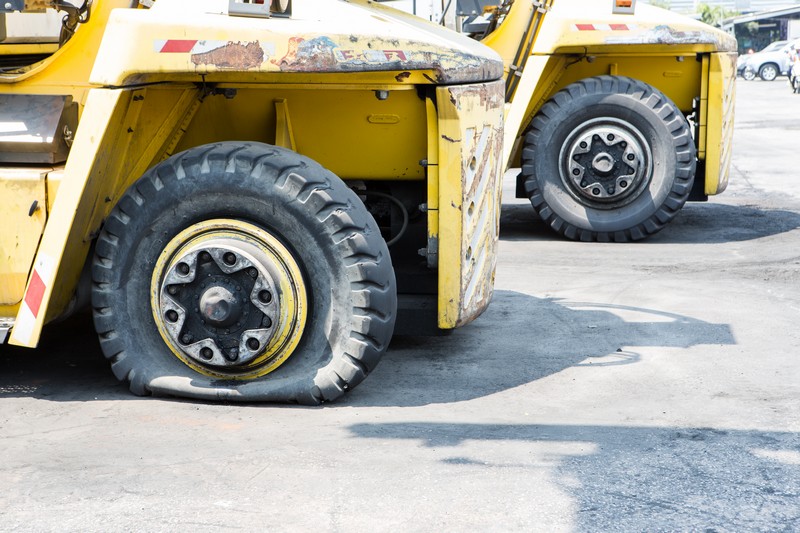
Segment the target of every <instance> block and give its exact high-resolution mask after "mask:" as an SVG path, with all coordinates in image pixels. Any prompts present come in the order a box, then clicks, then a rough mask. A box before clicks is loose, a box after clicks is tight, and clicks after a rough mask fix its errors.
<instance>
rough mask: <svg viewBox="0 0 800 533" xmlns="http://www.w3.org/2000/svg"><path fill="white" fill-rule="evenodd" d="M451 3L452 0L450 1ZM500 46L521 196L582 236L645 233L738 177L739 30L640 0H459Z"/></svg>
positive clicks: (508, 146) (472, 29) (553, 222)
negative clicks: (733, 168)
mask: <svg viewBox="0 0 800 533" xmlns="http://www.w3.org/2000/svg"><path fill="white" fill-rule="evenodd" d="M448 5H449V4H448ZM456 15H457V17H456V22H457V24H458V28H459V29H460V30H461V31H462V32H464V33H466V34H468V35H470V36H472V37H473V38H475V39H476V40H479V41H480V42H482V43H483V44H485V45H487V46H489V47H490V48H492V49H494V50H495V51H497V52H498V53H499V54H500V56H501V57H502V58H503V64H504V75H505V80H506V89H505V100H506V125H505V128H506V129H505V149H504V163H505V165H506V166H509V167H512V168H521V173H520V174H519V176H518V178H517V196H518V197H519V198H529V199H530V201H531V204H532V205H533V208H534V210H535V212H536V213H537V214H538V216H539V217H540V218H541V219H542V220H543V221H544V222H545V223H546V224H548V225H549V226H550V227H551V228H552V229H553V230H555V231H557V232H558V233H560V234H561V235H564V236H566V237H568V238H570V239H574V240H581V241H617V242H622V241H634V240H639V239H644V238H646V237H648V236H650V235H652V234H654V233H656V232H657V231H659V230H660V229H662V228H663V227H664V226H665V225H666V224H667V223H669V222H670V221H671V220H672V219H673V218H674V217H675V215H676V214H677V213H678V212H679V210H680V209H681V208H682V207H683V205H684V204H685V202H686V201H687V200H699V201H702V200H706V199H707V198H708V196H709V195H714V194H719V193H721V192H722V191H724V190H725V187H726V186H727V183H728V176H729V172H730V161H731V139H732V136H733V111H734V97H735V80H736V40H735V39H734V38H733V37H731V36H730V35H728V34H727V33H725V32H723V31H721V30H719V29H716V28H712V27H710V26H708V25H705V24H703V23H701V22H698V21H696V20H693V19H691V18H688V17H685V16H681V15H678V14H676V13H673V12H670V11H667V10H664V9H659V8H657V7H653V6H650V5H648V4H641V3H640V4H639V5H636V0H541V1H538V0H504V1H503V2H502V3H499V4H498V3H497V2H495V1H493V0H456Z"/></svg>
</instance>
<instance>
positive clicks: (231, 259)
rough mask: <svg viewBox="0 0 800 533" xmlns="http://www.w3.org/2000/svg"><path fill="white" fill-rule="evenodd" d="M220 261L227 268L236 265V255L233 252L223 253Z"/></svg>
mask: <svg viewBox="0 0 800 533" xmlns="http://www.w3.org/2000/svg"><path fill="white" fill-rule="evenodd" d="M222 261H223V262H224V263H225V264H226V265H228V266H233V265H235V264H236V254H234V253H233V252H225V254H224V255H223V256H222Z"/></svg>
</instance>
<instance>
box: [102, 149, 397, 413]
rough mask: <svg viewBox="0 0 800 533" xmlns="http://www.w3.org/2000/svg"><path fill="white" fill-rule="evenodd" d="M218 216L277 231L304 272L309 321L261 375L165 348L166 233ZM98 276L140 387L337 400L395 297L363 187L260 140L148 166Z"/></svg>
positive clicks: (108, 342)
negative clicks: (155, 278) (232, 374)
mask: <svg viewBox="0 0 800 533" xmlns="http://www.w3.org/2000/svg"><path fill="white" fill-rule="evenodd" d="M215 218H228V219H236V220H241V221H246V222H249V223H251V224H255V225H257V226H259V227H261V228H262V229H265V230H267V231H269V232H270V233H271V234H272V235H274V236H275V237H277V238H279V239H280V240H281V241H282V242H283V244H284V245H286V246H287V247H288V248H289V249H290V251H291V252H292V254H293V256H294V257H295V259H296V260H297V263H298V264H299V265H300V268H301V269H302V270H303V271H304V283H305V285H306V287H307V292H308V300H309V309H308V317H307V322H306V327H305V330H304V331H303V334H302V337H301V339H300V341H299V344H298V345H297V347H296V349H295V350H294V352H293V353H292V355H291V356H290V357H289V358H288V359H287V360H286V361H285V362H284V363H283V364H282V365H281V366H279V367H278V368H277V369H276V370H274V371H273V372H271V373H269V374H267V375H266V376H263V377H260V378H258V379H253V380H249V381H234V380H232V379H217V378H214V377H210V376H207V375H205V374H201V373H199V372H196V371H194V370H193V369H191V368H190V367H189V366H187V365H186V364H184V363H183V362H182V361H180V360H179V359H178V358H177V357H176V356H175V355H174V354H172V353H171V352H170V351H169V349H168V348H167V346H166V344H165V342H164V341H163V339H162V338H161V337H160V335H159V332H158V330H157V328H156V325H155V321H154V319H153V313H152V310H151V303H150V294H149V293H150V283H151V277H152V273H153V268H154V265H155V263H156V259H157V258H158V257H159V254H160V253H161V251H162V250H163V249H164V246H165V244H166V243H168V242H169V241H170V240H171V239H172V238H173V237H174V236H175V235H177V234H178V233H179V232H180V231H182V230H183V229H184V228H186V227H188V226H190V225H192V224H196V223H198V222H201V221H203V220H210V219H215ZM92 279H93V290H92V306H93V310H94V322H95V328H96V330H97V332H98V335H99V337H100V345H101V347H102V350H103V353H104V354H105V356H106V358H108V359H109V360H110V361H111V364H112V369H113V372H114V374H115V375H116V376H117V378H118V379H120V380H127V381H129V382H130V389H131V391H132V392H133V393H135V394H137V395H147V394H157V395H173V396H182V397H189V398H197V399H209V400H234V401H274V402H292V403H294V402H296V403H301V404H307V405H314V404H319V403H321V402H324V401H331V400H334V399H336V398H337V397H339V396H341V395H342V394H344V393H345V392H346V391H347V390H349V389H352V388H353V387H354V386H356V385H357V384H358V383H359V382H361V381H362V380H363V379H364V378H365V377H366V376H367V374H368V373H369V372H370V371H372V370H373V369H374V368H375V366H376V365H377V364H378V361H379V360H380V358H381V356H382V355H383V353H384V352H385V351H386V348H387V346H388V344H389V341H390V338H391V335H392V330H393V328H394V321H395V316H396V307H397V294H396V284H395V277H394V270H393V268H392V265H391V259H390V256H389V251H388V249H387V247H386V243H385V242H384V240H383V239H382V238H381V234H380V231H379V228H378V227H377V225H376V223H375V221H374V219H373V218H372V216H371V215H370V214H369V213H368V212H367V210H366V208H365V206H364V204H363V203H362V202H361V201H360V200H359V198H358V197H357V196H356V195H355V194H354V193H353V192H352V191H351V190H350V189H349V188H348V187H347V186H346V185H345V184H344V182H342V181H341V180H340V179H339V178H338V177H336V176H335V175H333V174H332V173H331V172H329V171H327V170H325V169H324V168H322V167H321V166H320V165H318V164H317V163H315V162H314V161H312V160H310V159H308V158H306V157H303V156H300V155H298V154H296V153H294V152H291V151H289V150H285V149H283V148H277V147H274V146H268V145H264V144H258V143H219V144H214V145H207V146H201V147H197V148H193V149H190V150H188V151H186V152H183V153H181V154H177V155H175V156H173V157H171V158H169V159H167V160H166V161H164V162H162V163H160V164H158V165H156V166H155V167H154V168H152V169H151V170H149V171H148V172H147V173H145V175H144V176H142V177H141V178H140V179H139V180H138V181H136V182H135V183H134V184H133V185H132V186H131V187H130V188H129V189H128V190H127V191H126V192H125V194H124V195H123V196H122V198H121V199H120V200H119V202H118V203H117V205H116V207H115V208H114V209H113V211H112V212H111V214H110V215H109V217H108V219H107V220H106V222H105V225H104V227H103V230H102V232H101V234H100V236H99V238H98V240H97V246H96V253H95V257H94V261H93V265H92Z"/></svg>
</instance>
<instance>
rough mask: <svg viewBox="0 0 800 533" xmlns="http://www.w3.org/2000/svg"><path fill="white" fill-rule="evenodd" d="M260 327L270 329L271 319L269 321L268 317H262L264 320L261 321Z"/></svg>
mask: <svg viewBox="0 0 800 533" xmlns="http://www.w3.org/2000/svg"><path fill="white" fill-rule="evenodd" d="M261 327H264V328H270V327H272V319H271V318H270V317H268V316H265V317H264V318H263V319H262V320H261Z"/></svg>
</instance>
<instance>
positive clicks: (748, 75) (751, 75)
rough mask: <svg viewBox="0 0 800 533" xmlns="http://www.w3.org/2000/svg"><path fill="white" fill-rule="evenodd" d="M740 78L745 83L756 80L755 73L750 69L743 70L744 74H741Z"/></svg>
mask: <svg viewBox="0 0 800 533" xmlns="http://www.w3.org/2000/svg"><path fill="white" fill-rule="evenodd" d="M742 78H744V79H745V80H746V81H753V80H754V79H756V73H755V72H754V71H753V70H751V69H745V70H744V72H742Z"/></svg>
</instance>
